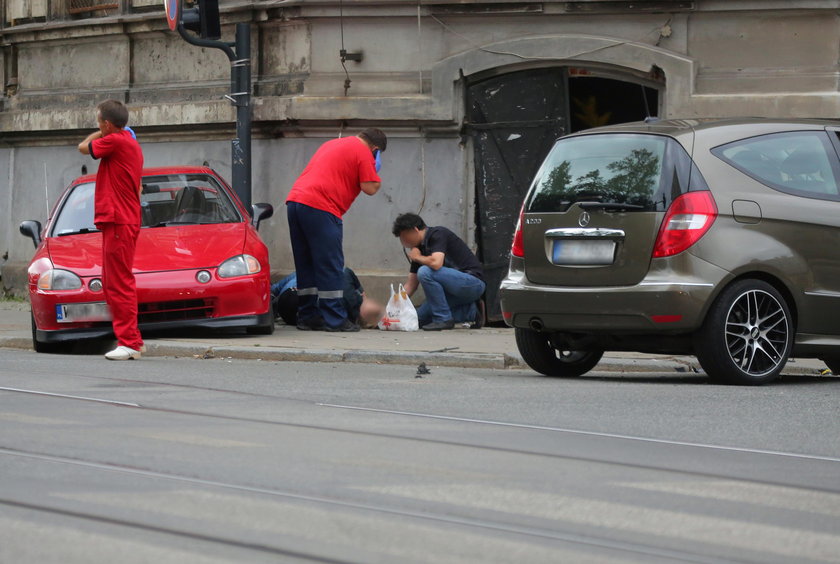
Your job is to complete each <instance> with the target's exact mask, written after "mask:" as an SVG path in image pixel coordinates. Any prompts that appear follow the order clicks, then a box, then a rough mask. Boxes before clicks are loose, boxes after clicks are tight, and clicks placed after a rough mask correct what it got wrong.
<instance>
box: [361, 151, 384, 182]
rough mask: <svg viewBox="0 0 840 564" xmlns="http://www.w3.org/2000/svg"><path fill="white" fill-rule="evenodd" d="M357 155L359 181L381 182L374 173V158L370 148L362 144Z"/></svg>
mask: <svg viewBox="0 0 840 564" xmlns="http://www.w3.org/2000/svg"><path fill="white" fill-rule="evenodd" d="M358 155H359V182H382V179H381V178H379V175H378V174H376V167H375V163H376V161H375V159H374V158H373V153H371V152H370V149H368V148H367V147H365V146H364V145H363V146H362V147H361V148H360V152H359V153H358Z"/></svg>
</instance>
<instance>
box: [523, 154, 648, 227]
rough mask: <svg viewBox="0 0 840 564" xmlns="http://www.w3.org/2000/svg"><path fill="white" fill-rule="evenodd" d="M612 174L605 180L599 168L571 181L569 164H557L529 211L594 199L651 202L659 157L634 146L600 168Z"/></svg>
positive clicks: (645, 203) (564, 207) (557, 209)
mask: <svg viewBox="0 0 840 564" xmlns="http://www.w3.org/2000/svg"><path fill="white" fill-rule="evenodd" d="M603 169H606V170H608V171H610V172H611V173H613V175H612V176H611V177H610V178H609V179H605V178H604V177H603V176H602V172H601V170H602V169H601V168H596V169H593V170H590V171H589V172H587V173H586V174H583V175H581V176H579V177H578V178H577V179H576V180H573V176H572V173H571V163H570V162H569V161H563V162H561V163H560V164H559V165H557V166H556V167H555V168H554V169H553V170H552V171H551V172H550V173H549V175H548V177H547V178H546V179H545V181H544V182H542V183H541V186H540V189H539V190H538V192H537V193H536V194H535V195H534V200H533V201H532V202H531V206H530V210H531V211H545V212H550V211H564V210H565V209H567V208H568V207H569V205H570V204H571V203H572V202H581V201H598V202H617V203H622V204H633V205H640V206H644V207H646V208H647V207H651V206H653V205H654V203H653V201H652V199H651V196H652V195H653V193H654V192H655V191H656V189H657V187H658V178H657V177H658V176H659V157H657V156H656V155H654V154H653V152H651V151H649V150H648V149H634V150H632V151H631V152H630V154H629V155H628V156H626V157H624V158H623V159H620V160H617V161H613V162H611V163H608V164H607V165H606V166H604V167H603Z"/></svg>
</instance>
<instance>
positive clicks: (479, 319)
mask: <svg viewBox="0 0 840 564" xmlns="http://www.w3.org/2000/svg"><path fill="white" fill-rule="evenodd" d="M485 323H487V309H486V307H485V305H484V300H478V301H477V302H475V321H473V322H472V324H471V325H470V329H481V328H482V327H484V324H485Z"/></svg>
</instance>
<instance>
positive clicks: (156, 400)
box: [0, 350, 840, 564]
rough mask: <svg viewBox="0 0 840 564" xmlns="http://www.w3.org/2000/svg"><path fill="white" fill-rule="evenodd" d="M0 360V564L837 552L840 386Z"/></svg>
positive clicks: (810, 557)
mask: <svg viewBox="0 0 840 564" xmlns="http://www.w3.org/2000/svg"><path fill="white" fill-rule="evenodd" d="M429 368H430V369H431V373H430V374H426V375H424V376H423V377H422V378H417V377H416V369H415V368H414V367H409V366H388V365H362V364H346V363H345V364H318V363H269V362H259V361H234V360H226V359H220V358H216V359H195V358H181V359H178V358H160V357H159V358H144V359H143V360H141V361H139V362H128V363H109V362H106V361H104V360H102V359H101V357H99V356H81V355H75V356H60V355H43V354H42V355H38V354H35V353H31V352H26V351H16V350H0V562H2V563H3V564H6V563H15V564H27V563H39V564H42V563H51V562H55V563H59V562H60V563H62V564H73V563H86V564H87V563H91V562H94V563H95V562H108V563H111V562H120V563H133V562H154V563H155V564H159V563H169V562H173V563H174V562H177V563H184V562H189V563H203V562H360V563H361V562H363V563H376V562H383V563H396V562H399V563H412V562H434V563H443V562H480V563H490V562H500V563H511V562H516V563H525V562H527V563H539V562H551V563H557V562H571V563H575V564H577V563H588V562H592V563H609V562H643V563H658V562H756V563H772V562H779V563H789V562H797V563H808V562H840V417H838V415H840V407H838V406H839V405H840V378H833V377H831V378H811V377H786V378H784V379H783V380H781V381H780V382H778V383H776V384H774V385H771V386H765V387H759V388H752V387H750V388H745V387H725V386H715V385H710V384H707V383H705V379H704V378H702V377H700V376H697V375H693V374H685V375H667V376H666V375H662V374H639V373H634V374H629V375H626V376H623V375H619V374H615V373H611V374H604V373H602V374H600V375H599V374H598V373H597V372H595V373H593V374H592V375H590V376H587V377H584V378H580V379H575V380H554V379H548V378H543V377H539V376H537V375H535V374H533V373H532V372H529V371H511V370H505V371H491V370H475V369H459V368H440V367H436V366H434V365H430V366H429Z"/></svg>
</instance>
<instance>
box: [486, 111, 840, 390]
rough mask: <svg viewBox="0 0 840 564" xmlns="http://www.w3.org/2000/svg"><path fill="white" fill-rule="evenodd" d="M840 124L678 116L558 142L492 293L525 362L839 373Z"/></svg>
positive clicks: (749, 380) (759, 377)
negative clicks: (809, 364)
mask: <svg viewBox="0 0 840 564" xmlns="http://www.w3.org/2000/svg"><path fill="white" fill-rule="evenodd" d="M838 134H840V122H827V121H824V122H816V121H783V120H764V119H742V120H685V121H683V120H671V121H653V122H646V123H636V124H624V125H618V126H611V127H605V128H599V129H592V130H587V131H585V132H581V133H578V134H574V135H570V136H567V137H563V138H561V139H560V140H558V141H557V142H556V144H555V145H554V147H553V148H552V150H551V152H550V153H549V155H548V157H546V159H545V161H544V162H543V164H542V166H541V168H540V170H539V171H538V172H537V175H536V177H535V178H534V181H533V183H532V185H531V187H530V189H529V190H528V193H527V196H526V197H525V202H524V204H523V207H522V212H521V214H520V218H519V225H518V226H517V228H516V233H515V235H514V240H513V247H512V249H511V260H510V270H509V273H508V275H507V277H506V278H505V280H504V281H503V282H502V285H501V304H502V312H503V315H504V318H505V320H506V322H507V323H508V324H509V325H511V326H513V327H514V328H515V330H516V331H515V332H516V342H517V346H518V348H519V351H520V353H521V354H522V356H523V358H524V359H525V361H526V362H527V363H528V365H529V366H531V368H533V369H534V370H536V371H538V372H541V373H543V374H546V375H549V376H579V375H581V374H584V373H586V372H588V371H589V370H591V369H593V368H594V367H595V366H596V365H597V364H598V362H599V360H600V359H601V356H602V355H603V353H604V351H639V352H649V353H667V354H694V355H696V356H697V358H698V360H699V361H700V365H701V366H702V367H703V369H704V371H705V372H706V373H707V374H708V376H709V377H710V378H711V379H713V380H715V381H719V382H724V383H732V384H764V383H767V382H770V381H772V380H773V379H775V378H776V377H777V376H778V375H779V373H780V372H781V371H782V369H783V368H784V366H785V363H786V362H787V360H788V358H790V357H811V358H821V359H822V360H823V361H824V362H825V363H826V364H827V365H828V367H829V368H831V369H832V371H834V372H837V373H840V159H838V153H840V138H839V137H838Z"/></svg>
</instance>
